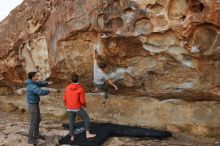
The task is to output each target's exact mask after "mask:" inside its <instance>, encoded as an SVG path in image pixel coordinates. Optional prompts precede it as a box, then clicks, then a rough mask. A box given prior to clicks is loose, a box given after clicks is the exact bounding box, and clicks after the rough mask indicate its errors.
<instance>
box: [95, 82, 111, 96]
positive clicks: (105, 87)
mask: <svg viewBox="0 0 220 146" xmlns="http://www.w3.org/2000/svg"><path fill="white" fill-rule="evenodd" d="M94 85H95V87H96V88H98V89H99V90H100V91H102V92H104V96H103V97H104V98H105V99H107V98H108V91H109V89H108V84H107V83H106V82H105V83H104V84H96V83H94Z"/></svg>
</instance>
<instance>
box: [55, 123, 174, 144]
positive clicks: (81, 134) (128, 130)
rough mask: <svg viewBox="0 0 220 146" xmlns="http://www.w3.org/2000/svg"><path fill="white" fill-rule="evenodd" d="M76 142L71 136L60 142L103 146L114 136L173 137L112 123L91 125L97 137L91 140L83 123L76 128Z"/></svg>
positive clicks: (152, 130) (165, 133)
mask: <svg viewBox="0 0 220 146" xmlns="http://www.w3.org/2000/svg"><path fill="white" fill-rule="evenodd" d="M63 127H64V128H66V129H69V125H68V124H63ZM75 129H76V130H75V131H74V133H75V140H74V142H71V141H70V136H69V135H66V136H64V137H63V138H61V139H60V140H59V144H60V145H61V144H70V145H73V144H74V145H78V146H101V144H102V143H103V142H104V141H105V140H106V139H107V138H108V137H112V136H115V137H117V136H119V137H149V138H155V139H162V138H167V137H170V136H171V133H170V132H167V131H159V130H154V129H148V128H140V127H134V126H124V125H116V124H110V123H91V126H90V131H91V133H95V134H96V137H95V138H91V139H86V138H85V129H84V128H83V123H77V124H76V126H75Z"/></svg>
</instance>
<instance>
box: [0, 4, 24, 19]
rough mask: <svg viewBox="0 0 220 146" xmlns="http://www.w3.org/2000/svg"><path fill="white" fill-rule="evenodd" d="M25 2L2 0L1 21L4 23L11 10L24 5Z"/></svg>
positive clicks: (0, 5) (0, 8)
mask: <svg viewBox="0 0 220 146" xmlns="http://www.w3.org/2000/svg"><path fill="white" fill-rule="evenodd" d="M22 1H23V0H0V21H2V20H3V19H4V18H5V17H6V16H7V15H8V14H9V13H10V11H11V10H13V9H14V8H15V7H16V6H17V5H19V4H20V3H22Z"/></svg>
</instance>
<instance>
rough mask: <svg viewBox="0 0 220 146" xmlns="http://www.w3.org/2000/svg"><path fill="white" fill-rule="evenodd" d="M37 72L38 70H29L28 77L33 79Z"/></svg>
mask: <svg viewBox="0 0 220 146" xmlns="http://www.w3.org/2000/svg"><path fill="white" fill-rule="evenodd" d="M36 74H37V72H35V71H32V72H29V73H28V79H31V80H32V78H33V77H34V76H35V75H36Z"/></svg>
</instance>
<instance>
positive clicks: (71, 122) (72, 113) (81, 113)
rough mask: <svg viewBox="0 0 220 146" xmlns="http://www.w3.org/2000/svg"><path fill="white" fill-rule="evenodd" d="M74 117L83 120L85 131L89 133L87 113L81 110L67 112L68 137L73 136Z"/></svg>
mask: <svg viewBox="0 0 220 146" xmlns="http://www.w3.org/2000/svg"><path fill="white" fill-rule="evenodd" d="M76 115H78V116H79V117H80V118H81V119H82V120H83V122H84V127H85V129H86V131H89V127H90V124H89V122H90V119H89V116H88V114H87V112H86V111H85V110H84V109H83V108H81V109H80V110H79V111H68V117H69V131H70V136H73V135H74V125H75V119H76Z"/></svg>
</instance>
